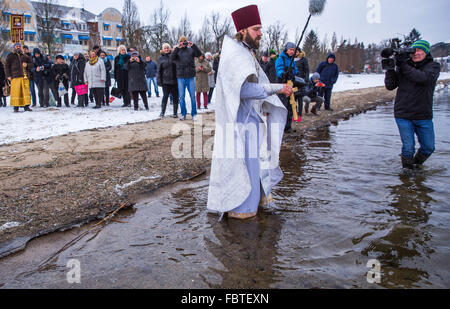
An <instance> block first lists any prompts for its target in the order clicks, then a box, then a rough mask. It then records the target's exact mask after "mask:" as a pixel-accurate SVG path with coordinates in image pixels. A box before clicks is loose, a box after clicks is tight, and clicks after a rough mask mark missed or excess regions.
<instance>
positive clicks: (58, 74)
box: [52, 63, 70, 89]
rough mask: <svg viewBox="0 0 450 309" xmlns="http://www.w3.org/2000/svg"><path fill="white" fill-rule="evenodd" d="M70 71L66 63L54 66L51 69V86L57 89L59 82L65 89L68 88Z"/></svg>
mask: <svg viewBox="0 0 450 309" xmlns="http://www.w3.org/2000/svg"><path fill="white" fill-rule="evenodd" d="M69 74H70V69H69V66H68V65H67V64H66V63H62V64H58V63H57V64H55V65H54V66H53V67H52V77H53V85H54V87H56V88H58V85H59V82H61V81H62V82H63V84H64V86H65V87H66V89H67V88H68V87H69Z"/></svg>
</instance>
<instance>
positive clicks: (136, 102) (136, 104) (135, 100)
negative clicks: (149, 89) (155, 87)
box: [131, 90, 148, 110]
mask: <svg viewBox="0 0 450 309" xmlns="http://www.w3.org/2000/svg"><path fill="white" fill-rule="evenodd" d="M131 94H132V96H133V103H134V110H138V109H139V95H141V98H142V101H144V106H145V109H146V110H148V101H147V94H146V91H145V90H144V91H133V92H132V93H131Z"/></svg>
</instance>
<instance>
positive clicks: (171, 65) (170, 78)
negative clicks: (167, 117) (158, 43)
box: [156, 43, 178, 118]
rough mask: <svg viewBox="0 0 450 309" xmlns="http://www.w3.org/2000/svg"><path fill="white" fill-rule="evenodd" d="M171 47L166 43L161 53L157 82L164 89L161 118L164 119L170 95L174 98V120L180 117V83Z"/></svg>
mask: <svg viewBox="0 0 450 309" xmlns="http://www.w3.org/2000/svg"><path fill="white" fill-rule="evenodd" d="M170 54H171V49H170V45H169V44H167V43H165V44H163V48H162V51H161V57H159V60H158V71H157V75H156V76H157V82H158V86H160V87H162V89H163V98H162V102H161V114H160V115H159V116H160V117H164V114H165V113H166V106H167V100H168V98H169V95H172V98H173V114H172V117H173V118H177V117H178V82H177V68H176V65H175V62H174V61H173V60H172V58H171V57H170Z"/></svg>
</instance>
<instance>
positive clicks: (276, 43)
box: [264, 21, 288, 53]
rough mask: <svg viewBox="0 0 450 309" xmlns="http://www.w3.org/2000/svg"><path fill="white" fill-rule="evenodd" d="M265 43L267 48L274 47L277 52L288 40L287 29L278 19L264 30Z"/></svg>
mask: <svg viewBox="0 0 450 309" xmlns="http://www.w3.org/2000/svg"><path fill="white" fill-rule="evenodd" d="M264 36H265V44H266V45H267V47H268V48H269V49H274V50H275V51H276V52H277V53H280V52H281V51H282V50H283V47H284V45H285V44H286V43H287V42H288V31H287V30H285V29H284V25H282V24H281V23H280V22H279V21H277V22H276V23H275V24H273V25H269V26H268V27H267V30H266V31H265V32H264Z"/></svg>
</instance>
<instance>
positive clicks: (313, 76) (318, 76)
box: [311, 72, 320, 80]
mask: <svg viewBox="0 0 450 309" xmlns="http://www.w3.org/2000/svg"><path fill="white" fill-rule="evenodd" d="M316 79H319V80H320V74H319V73H317V72H316V73H314V74H313V75H312V76H311V80H316Z"/></svg>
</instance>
